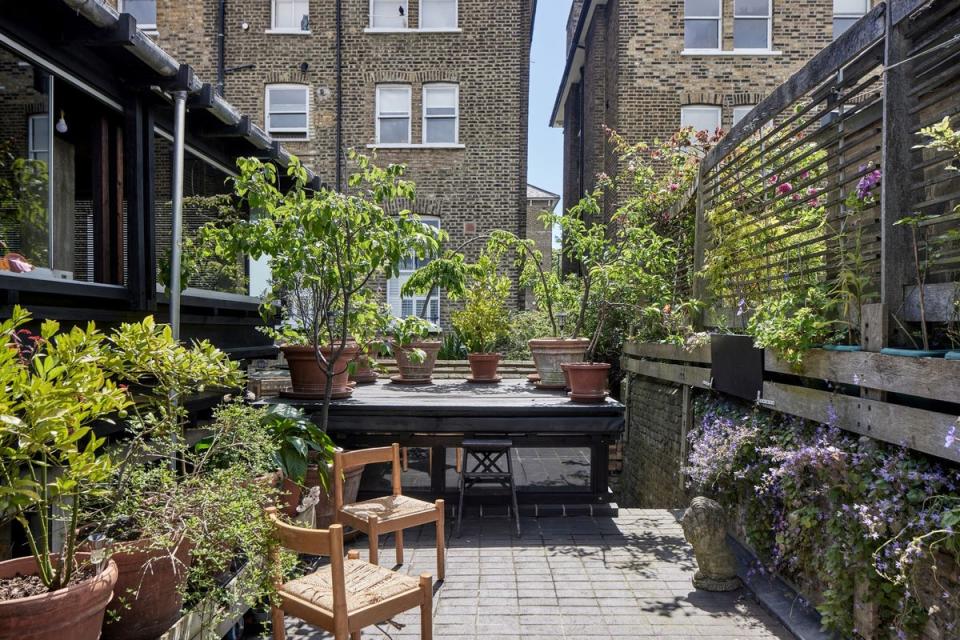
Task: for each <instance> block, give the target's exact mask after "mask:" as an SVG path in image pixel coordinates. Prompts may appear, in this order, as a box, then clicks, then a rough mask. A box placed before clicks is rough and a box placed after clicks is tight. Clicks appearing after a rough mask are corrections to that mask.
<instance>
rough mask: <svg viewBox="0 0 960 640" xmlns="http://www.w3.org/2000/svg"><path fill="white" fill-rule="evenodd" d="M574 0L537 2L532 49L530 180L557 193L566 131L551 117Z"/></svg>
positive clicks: (560, 189) (561, 190)
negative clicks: (554, 125)
mask: <svg viewBox="0 0 960 640" xmlns="http://www.w3.org/2000/svg"><path fill="white" fill-rule="evenodd" d="M571 1H572V0H539V2H537V16H536V21H535V23H534V28H533V46H532V48H531V51H530V124H529V134H528V141H529V146H528V149H529V150H528V154H529V156H528V157H529V166H528V168H527V181H528V182H530V183H531V184H535V185H536V186H538V187H540V188H542V189H546V190H547V191H552V192H554V193H563V134H562V130H561V129H552V128H551V127H550V126H549V121H550V114H551V113H552V112H553V101H554V99H556V97H557V89H558V88H559V86H560V76H561V75H562V74H563V67H564V64H565V62H566V57H567V52H566V39H567V32H566V26H567V15H568V14H569V13H570V3H571ZM561 206H562V205H561Z"/></svg>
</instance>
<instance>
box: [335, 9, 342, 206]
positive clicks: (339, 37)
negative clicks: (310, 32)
mask: <svg viewBox="0 0 960 640" xmlns="http://www.w3.org/2000/svg"><path fill="white" fill-rule="evenodd" d="M342 50H343V0H337V44H336V52H337V61H336V65H337V135H336V139H337V150H336V171H335V173H336V184H337V191H341V190H342V189H343V167H342V165H341V158H342V156H343V51H342Z"/></svg>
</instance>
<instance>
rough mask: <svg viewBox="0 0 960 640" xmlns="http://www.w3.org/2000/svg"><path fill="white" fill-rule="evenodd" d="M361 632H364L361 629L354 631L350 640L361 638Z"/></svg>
mask: <svg viewBox="0 0 960 640" xmlns="http://www.w3.org/2000/svg"><path fill="white" fill-rule="evenodd" d="M361 633H362V632H360V631H354V632H353V633H351V634H350V640H360V634H361Z"/></svg>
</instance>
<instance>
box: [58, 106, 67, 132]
mask: <svg viewBox="0 0 960 640" xmlns="http://www.w3.org/2000/svg"><path fill="white" fill-rule="evenodd" d="M63 116H64V113H63V109H60V119H59V120H57V126H56V129H57V132H58V133H66V132H67V121H66V120H65V119H64V117H63Z"/></svg>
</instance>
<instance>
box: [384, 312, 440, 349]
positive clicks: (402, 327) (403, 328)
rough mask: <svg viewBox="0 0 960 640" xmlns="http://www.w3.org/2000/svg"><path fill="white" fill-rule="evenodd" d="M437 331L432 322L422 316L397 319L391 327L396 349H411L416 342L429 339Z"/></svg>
mask: <svg viewBox="0 0 960 640" xmlns="http://www.w3.org/2000/svg"><path fill="white" fill-rule="evenodd" d="M435 330H436V327H435V326H434V325H433V323H432V322H430V321H429V320H424V319H423V318H421V317H420V316H407V317H406V318H395V319H394V321H393V323H392V324H391V325H390V333H391V334H392V335H393V344H394V346H395V347H409V346H410V345H411V344H413V343H414V342H417V341H419V340H423V339H425V338H427V337H428V336H429V335H430V334H431V332H433V331H435Z"/></svg>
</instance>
